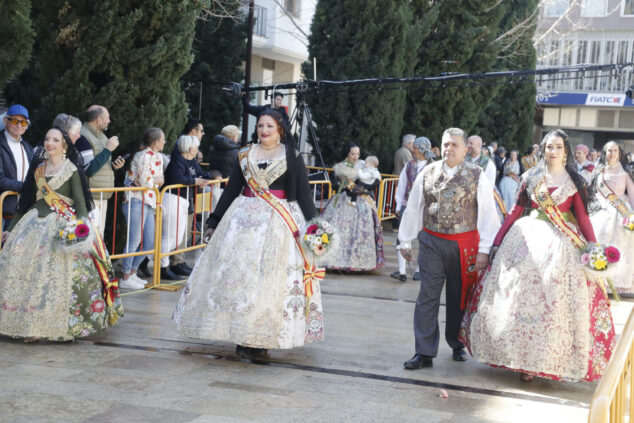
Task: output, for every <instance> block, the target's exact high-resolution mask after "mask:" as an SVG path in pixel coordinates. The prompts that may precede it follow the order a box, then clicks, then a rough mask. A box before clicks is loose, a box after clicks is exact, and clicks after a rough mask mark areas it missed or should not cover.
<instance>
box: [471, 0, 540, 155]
mask: <svg viewBox="0 0 634 423" xmlns="http://www.w3.org/2000/svg"><path fill="white" fill-rule="evenodd" d="M538 3H539V1H538V0H530V1H526V0H507V1H505V2H504V6H505V8H506V10H505V16H504V19H503V21H502V22H501V24H500V31H499V32H500V34H508V33H509V31H510V30H511V29H513V31H512V32H511V33H510V34H509V35H508V36H507V37H500V40H499V41H498V43H499V45H500V54H499V59H498V63H497V64H496V69H498V70H522V69H534V68H535V63H536V57H535V49H534V47H533V41H532V38H533V35H534V33H535V26H536V23H537V14H536V13H535V11H536V8H537V4H538ZM534 113H535V84H534V83H533V82H532V80H510V81H506V83H505V84H504V85H503V86H502V88H501V89H500V91H499V92H498V94H497V95H496V97H495V98H494V99H493V101H491V102H490V103H489V105H488V106H487V107H486V109H484V110H483V111H482V113H481V114H480V118H479V122H478V125H477V127H476V128H475V129H474V131H476V132H478V133H479V134H480V135H481V136H482V138H483V139H484V140H485V141H498V143H499V145H503V146H504V147H505V148H507V149H519V153H520V156H521V155H522V154H523V150H525V149H526V147H528V146H529V145H531V144H532V138H531V137H532V129H533V116H534Z"/></svg>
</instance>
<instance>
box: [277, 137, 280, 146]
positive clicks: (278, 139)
mask: <svg viewBox="0 0 634 423" xmlns="http://www.w3.org/2000/svg"><path fill="white" fill-rule="evenodd" d="M279 143H280V137H277V144H278V145H279Z"/></svg>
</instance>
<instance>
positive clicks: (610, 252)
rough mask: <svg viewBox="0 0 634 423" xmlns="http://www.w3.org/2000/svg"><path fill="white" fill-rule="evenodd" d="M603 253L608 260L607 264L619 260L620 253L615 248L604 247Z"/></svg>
mask: <svg viewBox="0 0 634 423" xmlns="http://www.w3.org/2000/svg"><path fill="white" fill-rule="evenodd" d="M603 253H604V254H605V257H606V258H607V259H608V263H616V262H617V261H619V259H620V258H621V252H620V251H619V249H618V248H616V247H606V249H605V250H604V251H603Z"/></svg>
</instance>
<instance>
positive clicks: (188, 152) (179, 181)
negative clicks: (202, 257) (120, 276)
mask: <svg viewBox="0 0 634 423" xmlns="http://www.w3.org/2000/svg"><path fill="white" fill-rule="evenodd" d="M199 146H200V140H199V139H198V137H195V136H193V135H181V136H180V137H178V140H177V141H176V147H177V148H178V151H179V152H180V154H179V155H177V156H176V155H172V159H171V161H170V164H169V165H168V166H167V170H166V171H165V185H189V186H194V185H195V186H197V187H204V186H206V185H208V184H209V181H207V179H209V175H207V174H206V173H205V172H203V170H202V169H201V168H200V166H199V165H198V162H197V161H196V155H197V154H198V152H199V150H198V148H199ZM195 191H196V190H195V189H194V188H193V187H192V188H180V189H172V190H171V191H170V192H168V193H165V196H164V197H163V234H162V241H161V251H162V252H163V253H168V252H170V251H173V250H174V249H175V248H176V246H179V248H182V247H184V246H185V243H186V240H187V237H186V236H185V235H186V230H187V228H191V227H192V221H193V217H194V214H193V212H194V210H193V207H192V205H193V198H194V194H195ZM179 197H180V198H179ZM188 215H189V217H190V218H189V219H188ZM170 262H171V263H170ZM168 266H169V267H168ZM191 272H192V268H191V267H189V266H188V265H187V263H186V262H185V255H184V254H182V253H179V254H175V255H172V256H170V257H164V258H162V259H161V279H168V280H170V279H171V280H175V279H179V277H178V276H189V275H190V274H191Z"/></svg>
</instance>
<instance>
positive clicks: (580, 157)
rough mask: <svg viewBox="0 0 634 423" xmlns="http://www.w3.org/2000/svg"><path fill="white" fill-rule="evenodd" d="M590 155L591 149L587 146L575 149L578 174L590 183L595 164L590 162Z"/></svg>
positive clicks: (579, 146)
mask: <svg viewBox="0 0 634 423" xmlns="http://www.w3.org/2000/svg"><path fill="white" fill-rule="evenodd" d="M588 153H590V149H589V148H588V146H587V145H584V144H579V145H577V146H576V147H575V152H574V156H575V162H576V164H577V172H579V174H580V175H581V176H583V177H584V178H585V179H586V181H588V182H589V181H590V180H591V179H592V172H593V171H594V164H593V163H592V162H590V160H588Z"/></svg>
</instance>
